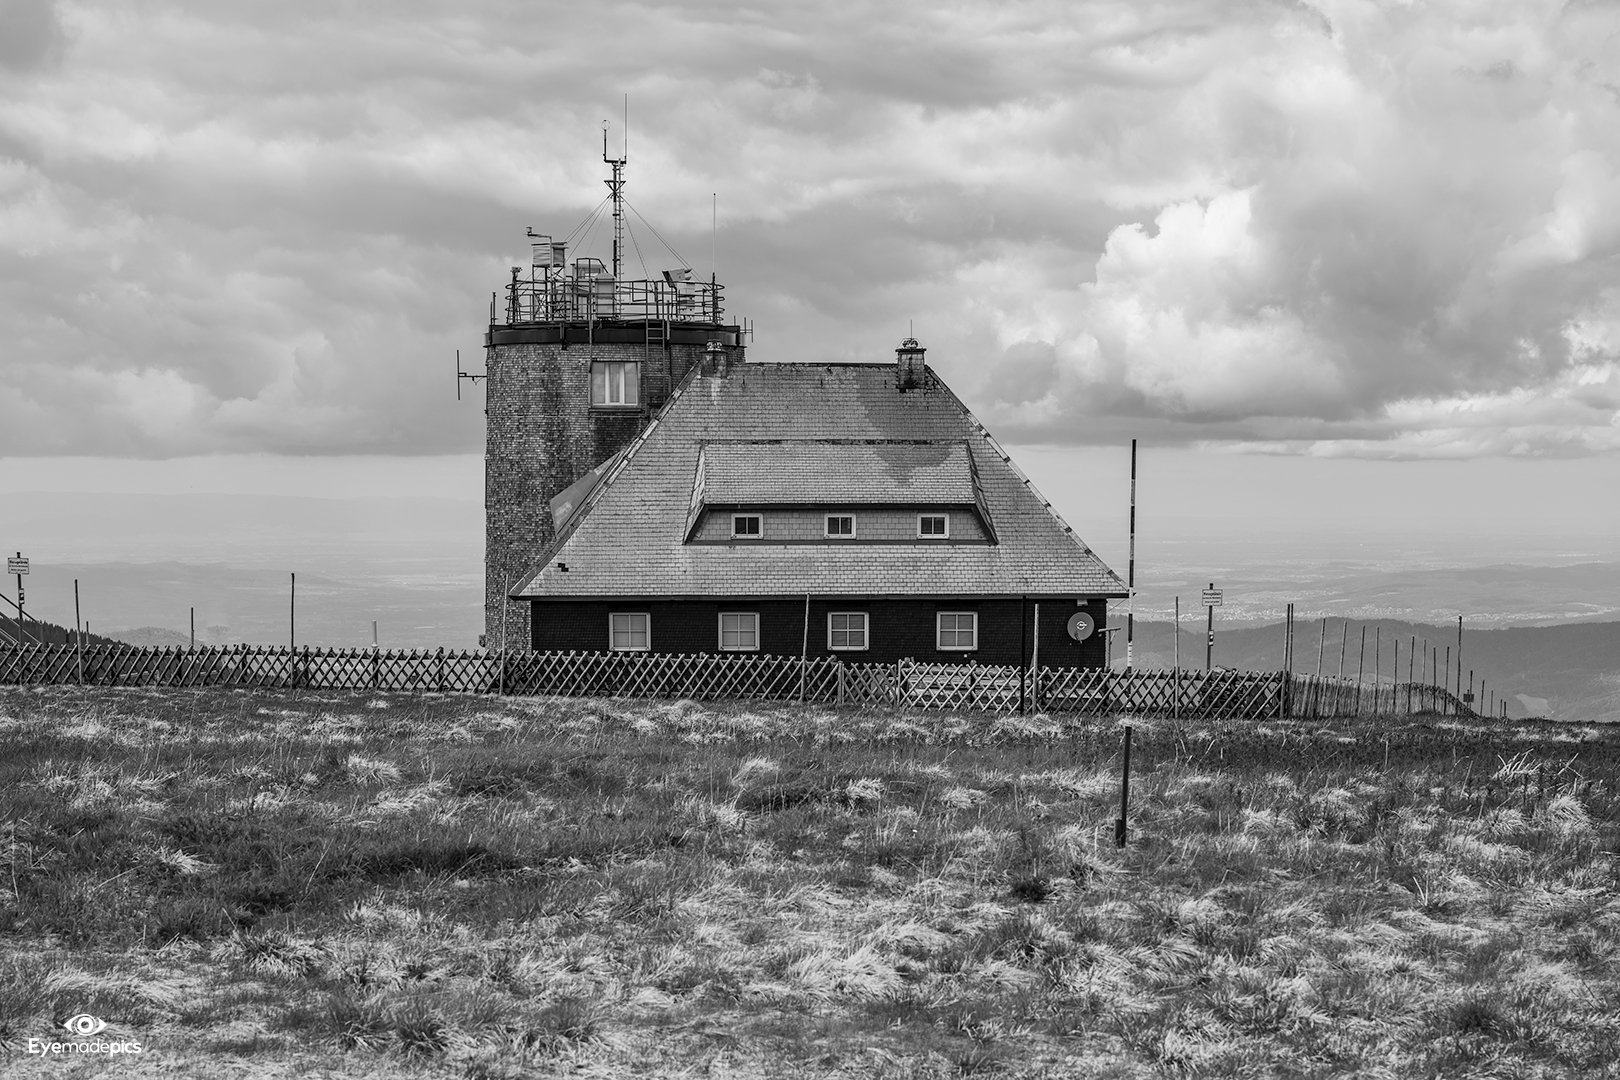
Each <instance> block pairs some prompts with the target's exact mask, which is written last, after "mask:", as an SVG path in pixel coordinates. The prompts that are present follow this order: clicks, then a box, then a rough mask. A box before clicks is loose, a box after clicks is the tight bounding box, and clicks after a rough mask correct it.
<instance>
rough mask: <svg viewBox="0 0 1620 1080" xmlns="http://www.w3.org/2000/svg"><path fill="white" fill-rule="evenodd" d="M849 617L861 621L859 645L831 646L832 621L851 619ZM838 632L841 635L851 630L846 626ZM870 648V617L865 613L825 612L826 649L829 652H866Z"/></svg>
mask: <svg viewBox="0 0 1620 1080" xmlns="http://www.w3.org/2000/svg"><path fill="white" fill-rule="evenodd" d="M851 616H854V617H858V618H859V619H860V620H861V631H860V633H861V643H860V644H859V645H847V644H846V645H834V644H833V619H835V618H840V617H844V618H848V617H851ZM839 632H840V633H843V634H849V633H851V632H852V631H851V629H850V628H849V627H847V626H846V627H845V628H844V629H843V630H841V631H839ZM871 647H872V618H871V615H870V614H869V613H868V612H865V611H829V612H827V648H828V650H829V651H831V652H866V651H867V650H869V649H870V648H871Z"/></svg>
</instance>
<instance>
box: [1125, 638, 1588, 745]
mask: <svg viewBox="0 0 1620 1080" xmlns="http://www.w3.org/2000/svg"><path fill="white" fill-rule="evenodd" d="M1109 622H1110V625H1111V626H1121V627H1122V626H1123V625H1124V620H1123V618H1121V617H1119V616H1117V615H1110V618H1109ZM1194 625H1195V623H1194V620H1193V619H1192V618H1191V617H1189V618H1188V619H1187V620H1186V622H1184V623H1183V625H1182V630H1181V635H1180V641H1181V663H1182V666H1183V667H1190V668H1202V667H1203V666H1204V620H1203V617H1202V612H1200V613H1199V618H1198V620H1197V623H1196V626H1197V629H1196V630H1195V629H1193V627H1194ZM1363 629H1365V631H1366V643H1367V644H1366V652H1365V660H1364V661H1362V660H1361V659H1359V658H1358V655H1357V654H1358V652H1359V651H1360V648H1361V641H1362V631H1363ZM1326 630H1327V632H1326V635H1325V637H1324V635H1323V632H1322V631H1323V623H1322V621H1321V620H1320V619H1318V620H1313V621H1311V622H1304V621H1301V620H1296V621H1295V624H1294V635H1295V636H1294V670H1295V671H1299V672H1306V673H1313V672H1315V671H1316V670H1317V657H1318V653H1319V652H1320V654H1321V657H1322V670H1323V671H1324V672H1326V673H1328V674H1337V673H1338V671H1339V657H1340V654H1341V650H1342V652H1343V655H1344V658H1345V659H1344V672H1345V674H1346V675H1349V676H1352V677H1353V676H1354V675H1355V674H1356V673H1357V670H1358V668H1361V667H1362V665H1363V663H1364V665H1365V668H1364V670H1365V672H1366V675H1367V678H1369V679H1371V678H1372V676H1373V671H1374V665H1375V662H1376V663H1378V664H1379V665H1380V666H1381V667H1382V670H1383V673H1384V676H1385V678H1389V677H1390V676H1392V675H1395V674H1397V673H1396V672H1395V670H1394V661H1395V657H1396V642H1397V641H1398V642H1399V656H1400V671H1399V673H1398V674H1399V677H1400V679H1401V681H1403V682H1404V681H1405V680H1406V677H1407V671H1408V662H1409V660H1410V659H1411V657H1410V654H1411V642H1412V639H1413V638H1414V637H1416V638H1417V640H1418V641H1419V643H1420V644H1419V651H1420V654H1421V653H1422V652H1423V651H1424V650H1425V649H1426V648H1427V647H1429V646H1437V647H1438V648H1439V650H1440V654H1441V666H1442V667H1444V665H1445V660H1444V656H1445V650H1446V647H1447V646H1450V647H1451V649H1452V650H1453V651H1455V650H1456V648H1457V628H1456V625H1455V624H1453V625H1451V626H1434V625H1431V624H1427V623H1412V622H1404V621H1398V620H1393V619H1380V620H1376V621H1367V622H1363V621H1359V620H1354V619H1351V620H1345V619H1337V618H1332V619H1328V620H1327V623H1326ZM1174 648H1175V638H1174V636H1173V634H1172V627H1171V624H1170V623H1168V622H1144V621H1140V620H1139V621H1138V622H1137V624H1136V648H1135V663H1136V666H1137V667H1141V668H1169V667H1170V666H1171V665H1172V663H1173V662H1174ZM1124 650H1125V634H1124V631H1123V630H1120V631H1119V632H1117V633H1116V634H1115V635H1114V648H1113V656H1114V659H1115V661H1116V662H1117V661H1119V660H1120V659H1121V658H1122V657H1123V656H1124ZM1462 654H1463V663H1462V668H1463V686H1464V687H1465V688H1466V687H1467V685H1468V673H1469V671H1470V670H1472V672H1473V673H1474V680H1475V686H1476V688H1477V687H1478V686H1479V684H1480V681H1481V680H1483V681H1484V682H1485V683H1486V684H1488V685H1489V686H1490V687H1494V688H1495V690H1496V693H1497V696H1498V698H1501V697H1503V696H1504V695H1506V697H1507V700H1508V705H1509V707H1508V715H1509V716H1511V717H1523V716H1530V715H1544V716H1550V717H1552V718H1553V719H1556V720H1578V721H1587V722H1595V721H1620V622H1586V623H1568V624H1563V625H1558V626H1513V627H1507V628H1505V629H1500V630H1473V629H1469V628H1468V627H1467V626H1466V624H1465V625H1464V629H1463V639H1462ZM1282 659H1283V624H1282V623H1271V624H1269V625H1266V626H1244V627H1232V628H1229V629H1227V628H1223V627H1222V626H1221V623H1220V619H1219V617H1217V618H1216V623H1215V664H1216V666H1217V667H1231V668H1243V669H1248V670H1254V671H1266V670H1272V671H1275V670H1277V669H1278V668H1280V667H1281V666H1282ZM1421 665H1422V657H1421V655H1420V656H1419V658H1418V663H1417V664H1416V665H1414V666H1413V667H1414V670H1415V671H1421ZM1419 677H1420V678H1421V676H1419ZM1521 696H1523V697H1525V698H1529V699H1532V700H1530V701H1523V700H1520V698H1521ZM1533 699H1543V700H1544V701H1545V704H1546V708H1545V709H1543V708H1541V707H1539V706H1540V702H1537V701H1535V700H1533Z"/></svg>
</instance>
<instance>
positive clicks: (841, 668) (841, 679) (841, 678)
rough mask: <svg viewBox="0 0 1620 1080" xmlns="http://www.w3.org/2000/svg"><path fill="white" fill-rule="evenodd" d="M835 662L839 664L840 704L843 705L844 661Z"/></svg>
mask: <svg viewBox="0 0 1620 1080" xmlns="http://www.w3.org/2000/svg"><path fill="white" fill-rule="evenodd" d="M834 663H836V664H837V665H838V704H839V705H840V706H842V705H843V704H844V662H843V661H842V660H835V661H834Z"/></svg>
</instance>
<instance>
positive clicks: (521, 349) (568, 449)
mask: <svg viewBox="0 0 1620 1080" xmlns="http://www.w3.org/2000/svg"><path fill="white" fill-rule="evenodd" d="M495 329H499V328H495ZM575 329H579V330H581V331H583V330H584V328H574V327H570V328H569V331H570V334H572V332H573V331H574V330H575ZM500 336H501V337H511V336H517V335H512V334H510V333H503V334H501V335H500ZM489 340H490V341H492V342H496V343H493V344H489V345H488V346H487V347H486V349H485V365H486V366H485V371H486V372H487V374H488V376H489V378H488V382H487V383H486V384H485V385H486V390H487V394H486V405H485V409H484V415H485V448H484V630H485V634H486V640H487V642H488V643H489V644H490V645H491V646H492V647H493V646H495V645H496V644H497V643H498V642H499V641H500V639H501V633H502V630H501V626H502V607H503V600H504V593H503V590H504V589H505V588H506V587H507V585H509V584H512V583H515V582H516V581H517V579H518V578H520V577H521V576H523V575H524V574H526V573H527V572H528V571H530V570H532V569H534V563H535V561H536V559H537V558H538V556H539V554H540V552H541V550H542V549H543V548H544V547H545V546H546V545H547V544H549V543H550V542H551V540H552V538H553V535H554V531H553V529H552V522H551V508H550V505H549V504H550V502H551V499H552V498H553V497H554V496H556V495H558V494H559V493H561V492H562V490H563V489H564V488H566V487H568V485H570V484H572V483H573V482H574V481H575V480H578V479H579V478H580V477H581V476H583V475H584V474H585V473H587V472H589V471H590V470H591V469H594V468H595V467H596V466H597V465H599V464H601V463H602V462H603V461H605V460H607V459H608V458H609V457H611V456H613V454H615V453H617V452H618V451H619V450H620V449H621V448H623V447H624V446H626V445H628V444H629V442H630V441H631V440H632V439H634V438H635V436H636V434H637V433H638V432H640V431H641V429H642V428H643V427H644V426H645V425H646V423H647V421H648V419H649V418H650V417H651V416H652V414H653V413H654V412H656V411H657V410H658V409H659V408H660V407H662V405H663V404H664V402H665V401H667V400H668V398H669V395H670V393H671V392H672V390H673V388H674V386H676V385H677V384H678V383H679V382H680V380H681V378H682V377H684V376H685V374H686V372H687V371H688V370H690V369H691V368H692V366H693V365H695V364H698V363H699V362H701V360H702V358H703V350H704V345H703V344H702V343H701V342H698V343H688V342H670V343H668V344H663V345H652V346H647V345H645V344H642V343H638V342H602V341H594V342H585V341H579V340H575V339H574V338H573V337H572V336H571V337H570V339H569V340H568V341H566V342H550V343H535V342H512V343H500V342H499V339H498V338H497V335H496V334H495V333H493V332H492V334H491V336H490V339H489ZM727 352H728V354H730V356H731V358H732V359H733V360H734V361H738V362H740V361H741V359H742V355H743V353H742V349H741V347H739V346H730V347H728V349H727ZM596 360H633V361H637V362H639V363H640V364H641V403H640V405H639V406H635V407H631V408H623V407H619V408H594V409H593V408H592V407H591V404H590V400H591V399H590V377H591V363H592V362H593V361H596ZM505 606H506V612H505V614H506V635H507V640H508V641H511V642H521V641H525V640H527V639H528V636H529V632H528V619H529V607H528V605H527V604H525V603H510V604H507V605H505Z"/></svg>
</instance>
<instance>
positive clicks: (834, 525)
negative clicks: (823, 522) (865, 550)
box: [827, 514, 855, 540]
mask: <svg viewBox="0 0 1620 1080" xmlns="http://www.w3.org/2000/svg"><path fill="white" fill-rule="evenodd" d="M827 539H829V540H853V539H855V515H854V514H828V515H827Z"/></svg>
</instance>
